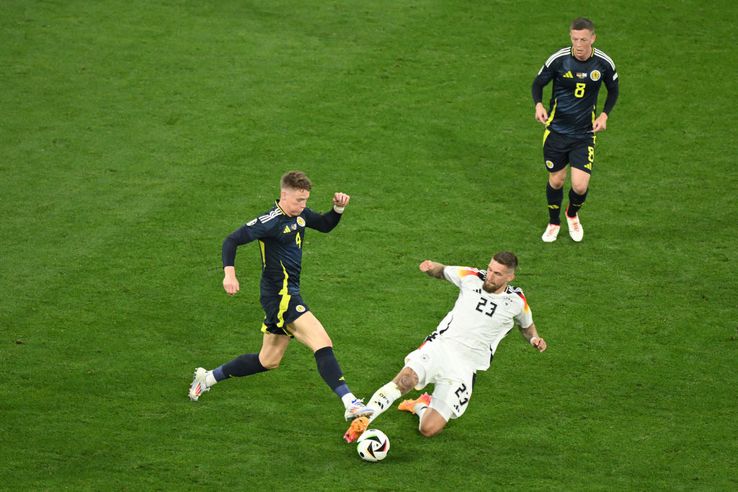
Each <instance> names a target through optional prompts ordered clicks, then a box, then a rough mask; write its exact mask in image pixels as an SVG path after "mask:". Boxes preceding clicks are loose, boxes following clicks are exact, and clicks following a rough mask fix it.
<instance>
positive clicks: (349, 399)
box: [341, 391, 356, 409]
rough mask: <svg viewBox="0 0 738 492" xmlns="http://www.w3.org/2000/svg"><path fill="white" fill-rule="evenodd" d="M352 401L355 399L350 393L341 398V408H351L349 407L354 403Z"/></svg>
mask: <svg viewBox="0 0 738 492" xmlns="http://www.w3.org/2000/svg"><path fill="white" fill-rule="evenodd" d="M354 400H356V397H355V396H354V394H353V393H351V392H350V391H349V392H348V393H346V394H345V395H343V396H342V397H341V401H342V402H343V406H344V407H346V409H349V408H350V407H351V405H352V404H353V403H354Z"/></svg>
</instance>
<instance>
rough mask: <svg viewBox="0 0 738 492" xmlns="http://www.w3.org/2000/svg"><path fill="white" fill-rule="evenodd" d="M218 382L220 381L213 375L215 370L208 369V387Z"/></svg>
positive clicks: (206, 380) (206, 376)
mask: <svg viewBox="0 0 738 492" xmlns="http://www.w3.org/2000/svg"><path fill="white" fill-rule="evenodd" d="M217 382H218V381H217V380H216V379H215V376H213V371H208V372H207V374H205V384H207V385H208V388H209V387H211V386H213V385H214V384H215V383H217Z"/></svg>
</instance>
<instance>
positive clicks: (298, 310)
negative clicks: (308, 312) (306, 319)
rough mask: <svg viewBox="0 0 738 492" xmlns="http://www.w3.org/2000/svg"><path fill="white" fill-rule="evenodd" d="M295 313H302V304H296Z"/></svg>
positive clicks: (303, 309) (303, 307) (303, 308)
mask: <svg viewBox="0 0 738 492" xmlns="http://www.w3.org/2000/svg"><path fill="white" fill-rule="evenodd" d="M295 311H297V312H298V313H304V312H305V306H303V305H302V304H298V305H297V306H295Z"/></svg>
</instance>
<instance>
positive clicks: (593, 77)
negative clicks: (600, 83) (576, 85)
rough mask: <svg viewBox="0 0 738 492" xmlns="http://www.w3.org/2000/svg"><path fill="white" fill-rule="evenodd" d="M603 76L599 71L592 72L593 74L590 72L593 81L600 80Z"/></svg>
mask: <svg viewBox="0 0 738 492" xmlns="http://www.w3.org/2000/svg"><path fill="white" fill-rule="evenodd" d="M601 76H602V74H601V73H600V71H599V70H592V71H591V72H589V78H590V79H592V80H600V77H601Z"/></svg>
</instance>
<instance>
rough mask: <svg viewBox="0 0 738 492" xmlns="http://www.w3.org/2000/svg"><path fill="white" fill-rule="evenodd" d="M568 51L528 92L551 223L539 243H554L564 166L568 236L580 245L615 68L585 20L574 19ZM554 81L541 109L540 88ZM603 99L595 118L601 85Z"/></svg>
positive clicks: (560, 54) (560, 53)
mask: <svg viewBox="0 0 738 492" xmlns="http://www.w3.org/2000/svg"><path fill="white" fill-rule="evenodd" d="M569 34H570V37H571V43H572V44H571V46H568V47H566V48H562V49H560V50H559V51H557V52H555V53H554V54H553V55H551V56H550V57H549V58H548V60H546V63H544V64H543V66H542V67H541V69H540V71H539V72H538V75H537V76H536V78H535V80H534V81H533V86H532V88H531V92H532V95H533V102H534V103H535V105H536V119H537V120H538V121H540V122H541V123H543V124H544V125H545V126H546V130H545V132H544V135H543V159H544V162H545V165H546V169H547V170H548V173H549V175H548V183H547V185H546V198H547V201H548V211H549V223H548V226H547V227H546V231H545V232H544V233H543V236H542V237H541V239H543V241H545V242H553V241H555V240H556V238H557V237H558V234H559V229H560V224H561V219H560V211H561V204H562V202H563V198H564V190H563V187H564V182H565V180H566V166H567V165H569V166H570V167H571V189H570V190H569V206H568V207H567V209H566V219H567V224H568V226H569V235H570V236H571V238H572V239H573V240H574V241H577V242H579V241H581V240H582V238H583V237H584V229H583V228H582V224H581V222H580V220H579V209H580V208H581V207H582V205H584V201H585V199H586V198H587V190H588V189H589V179H590V176H591V174H592V166H593V164H594V156H595V140H596V137H595V134H596V133H598V132H600V131H603V130H605V129H606V128H607V118H608V115H609V114H610V112H611V111H612V108H613V107H614V106H615V102H616V101H617V98H618V90H619V89H618V73H617V71H616V70H615V63H614V62H613V61H612V59H611V58H610V57H609V56H607V55H606V54H605V53H604V52H603V51H601V50H599V49H596V48H594V47H593V46H592V45H593V43H594V42H595V39H596V38H597V36H596V35H595V30H594V24H593V23H592V21H590V20H589V19H584V18H579V19H575V20H574V21H573V22H572V23H571V26H570V31H569ZM551 81H553V87H552V89H551V99H550V102H549V107H548V110H547V109H546V108H545V106H544V105H543V102H542V101H543V88H544V86H546V85H547V84H548V83H549V82H551ZM603 83H604V84H605V87H606V88H607V99H606V100H605V105H604V108H603V110H602V112H601V113H600V114H599V116H598V115H597V113H596V112H597V96H598V94H599V91H600V87H601V86H602V84H603Z"/></svg>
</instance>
